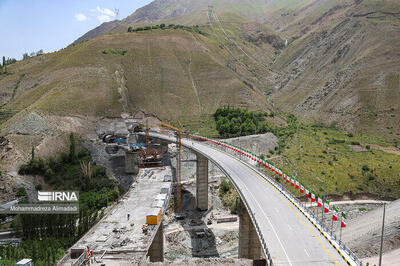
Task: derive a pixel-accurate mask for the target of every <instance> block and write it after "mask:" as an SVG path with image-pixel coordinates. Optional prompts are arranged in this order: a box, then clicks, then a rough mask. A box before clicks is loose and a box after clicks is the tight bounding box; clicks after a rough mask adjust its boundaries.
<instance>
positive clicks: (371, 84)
mask: <svg viewBox="0 0 400 266" xmlns="http://www.w3.org/2000/svg"><path fill="white" fill-rule="evenodd" d="M160 23H165V24H166V25H167V28H165V29H159V28H158V29H153V30H146V31H139V32H127V29H128V27H132V28H136V27H139V26H140V27H143V26H149V25H155V24H160ZM169 24H175V25H177V24H180V25H186V26H190V27H186V28H182V27H180V26H171V27H168V25H169ZM193 24H198V25H199V27H196V28H193V27H191V25H193ZM399 31H400V3H399V2H398V1H395V0H386V1H381V0H368V1H367V0H364V1H363V0H354V1H353V0H319V1H315V0H285V1H282V0H279V1H278V0H268V1H265V0H252V1H250V0H246V1H243V0H229V1H222V0H207V1H194V0H157V1H154V2H152V3H151V4H149V5H148V6H145V7H143V8H141V9H138V10H137V11H136V12H135V13H133V14H132V15H131V16H129V17H127V18H125V19H124V20H122V21H113V22H109V23H107V24H102V25H101V26H99V27H98V28H96V29H94V30H92V31H90V32H88V33H87V34H86V35H84V36H82V37H81V39H80V40H85V42H80V41H77V43H76V44H73V45H70V46H69V47H67V48H65V49H62V50H60V51H58V52H55V53H51V54H46V55H42V56H37V57H33V58H29V59H27V60H24V61H20V62H17V63H15V64H13V65H10V66H9V73H8V74H2V75H0V94H1V95H2V97H1V98H0V104H2V107H1V109H0V123H1V125H0V133H1V135H2V136H5V137H6V138H7V139H8V140H11V141H10V142H9V144H7V145H8V146H7V147H20V148H18V149H17V148H15V149H14V150H18V151H20V152H19V153H18V152H15V156H17V155H18V156H20V157H27V156H28V155H29V151H30V148H31V146H32V145H34V146H36V145H40V144H41V143H42V142H41V137H40V134H39V135H38V134H37V132H36V128H35V127H33V129H32V128H31V129H32V130H27V129H25V127H24V125H25V124H26V123H25V122H24V121H25V120H26V119H28V120H29V121H30V120H31V118H32V119H39V120H40V119H44V121H45V122H44V127H43V128H42V127H40V128H41V129H40V132H42V131H43V130H44V131H43V132H47V131H46V130H47V127H46V126H47V122H46V119H47V117H48V116H50V117H54V116H57V117H78V118H79V119H83V120H85V119H88V118H90V119H94V120H95V119H96V118H98V117H102V116H103V117H112V116H119V115H120V114H121V112H133V111H138V110H142V111H144V112H146V113H152V114H154V115H156V116H158V117H159V118H161V119H164V120H166V119H169V120H176V119H180V120H185V121H193V120H201V119H203V118H204V117H207V116H209V115H210V114H212V113H213V112H214V111H215V110H216V108H217V107H219V106H224V105H228V104H229V105H231V106H239V107H244V108H249V109H251V110H265V111H268V110H273V111H275V112H277V111H279V110H283V111H286V112H292V113H295V114H297V115H298V116H300V117H303V118H304V119H305V120H307V121H311V122H314V121H318V122H323V123H325V124H327V125H334V126H339V127H340V128H341V129H344V130H347V131H358V132H361V131H362V132H366V133H371V134H374V135H380V136H383V137H384V138H385V139H387V140H390V141H398V140H399V139H400V123H399V122H400V121H399V119H400V106H399V103H400V89H399V87H400V85H399V82H400V81H399V75H400V74H399V73H400V69H399V67H400V62H399V61H400V48H399V47H400V34H399ZM106 33H110V34H106ZM79 42H80V43H79ZM38 116H39V117H40V118H39V117H38ZM53 120H54V119H53ZM40 121H41V120H40ZM29 125H31V124H29ZM50 128H52V127H50ZM56 128H57V126H56ZM65 128H69V130H67V131H73V130H74V129H73V127H72V128H71V127H69V126H66V127H65ZM43 132H42V133H43ZM51 132H53V131H51ZM42 133H41V134H42ZM43 134H44V135H46V134H47V133H43ZM28 136H30V137H32V138H35V141H32V140H26V138H27V137H28ZM21 149H24V152H22V151H21ZM3 150H4V151H5V150H7V152H10V151H8V148H7V149H6V148H5V149H3ZM4 151H2V152H4ZM15 156H14V157H15ZM14 157H12V156H11V157H10V158H14ZM2 158H3V159H1V160H4V158H9V157H7V156H3V155H2Z"/></svg>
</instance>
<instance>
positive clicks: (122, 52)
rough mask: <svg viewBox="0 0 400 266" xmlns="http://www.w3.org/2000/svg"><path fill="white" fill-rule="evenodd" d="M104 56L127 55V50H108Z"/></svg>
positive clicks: (104, 51)
mask: <svg viewBox="0 0 400 266" xmlns="http://www.w3.org/2000/svg"><path fill="white" fill-rule="evenodd" d="M102 53H103V54H117V55H125V54H126V50H117V49H107V50H103V52H102Z"/></svg>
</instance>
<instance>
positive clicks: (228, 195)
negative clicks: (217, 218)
mask: <svg viewBox="0 0 400 266" xmlns="http://www.w3.org/2000/svg"><path fill="white" fill-rule="evenodd" d="M218 195H219V197H220V198H221V201H222V203H223V204H224V206H225V207H227V208H229V209H230V211H231V213H232V214H237V213H238V206H239V202H240V197H239V194H238V193H237V192H236V190H235V188H234V187H233V185H232V183H231V182H230V181H228V180H226V179H225V178H224V179H222V181H221V184H220V186H219V192H218Z"/></svg>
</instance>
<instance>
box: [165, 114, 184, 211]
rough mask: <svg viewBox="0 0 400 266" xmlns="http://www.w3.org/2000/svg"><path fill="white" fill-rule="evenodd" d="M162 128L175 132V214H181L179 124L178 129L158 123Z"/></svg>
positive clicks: (180, 141) (180, 143)
mask: <svg viewBox="0 0 400 266" xmlns="http://www.w3.org/2000/svg"><path fill="white" fill-rule="evenodd" d="M160 125H161V126H162V127H164V128H169V129H172V130H174V131H175V136H176V212H181V150H182V134H181V123H180V122H179V121H178V128H176V127H174V126H171V125H169V124H167V123H164V122H160Z"/></svg>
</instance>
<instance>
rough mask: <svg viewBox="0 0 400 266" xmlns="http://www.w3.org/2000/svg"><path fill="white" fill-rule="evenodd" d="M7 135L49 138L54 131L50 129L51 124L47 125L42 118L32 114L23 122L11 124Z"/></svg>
mask: <svg viewBox="0 0 400 266" xmlns="http://www.w3.org/2000/svg"><path fill="white" fill-rule="evenodd" d="M5 133H6V134H17V135H36V136H37V135H41V136H48V135H51V134H52V133H54V129H53V128H52V127H50V125H49V123H47V122H46V121H45V119H44V118H43V117H42V116H40V115H39V114H37V113H35V112H32V113H30V114H29V115H27V116H26V117H24V118H23V119H22V120H20V121H18V122H16V123H12V124H10V125H9V126H8V128H7V130H6V131H5Z"/></svg>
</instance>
